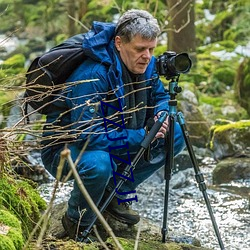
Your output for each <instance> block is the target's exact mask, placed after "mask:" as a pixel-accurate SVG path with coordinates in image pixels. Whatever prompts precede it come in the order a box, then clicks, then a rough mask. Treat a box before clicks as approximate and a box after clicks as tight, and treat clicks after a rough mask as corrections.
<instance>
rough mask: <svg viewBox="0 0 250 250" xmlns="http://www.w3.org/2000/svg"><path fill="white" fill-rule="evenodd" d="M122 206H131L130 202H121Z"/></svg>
mask: <svg viewBox="0 0 250 250" xmlns="http://www.w3.org/2000/svg"><path fill="white" fill-rule="evenodd" d="M122 205H123V206H124V207H125V208H129V206H131V205H132V201H126V202H123V203H122Z"/></svg>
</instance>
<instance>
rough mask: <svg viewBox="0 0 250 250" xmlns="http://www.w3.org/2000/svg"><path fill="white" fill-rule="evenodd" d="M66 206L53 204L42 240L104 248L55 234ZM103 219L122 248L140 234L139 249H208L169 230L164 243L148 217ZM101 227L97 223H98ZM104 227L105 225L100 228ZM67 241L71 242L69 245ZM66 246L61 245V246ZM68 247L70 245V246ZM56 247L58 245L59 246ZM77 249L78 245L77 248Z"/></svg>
mask: <svg viewBox="0 0 250 250" xmlns="http://www.w3.org/2000/svg"><path fill="white" fill-rule="evenodd" d="M66 208H67V204H66V203H65V202H64V203H60V204H57V205H54V207H53V209H52V213H51V220H50V223H49V227H48V229H47V236H46V238H45V239H44V241H43V244H44V245H46V241H47V245H48V243H49V244H53V246H54V247H55V248H53V249H57V248H56V245H57V244H58V246H60V249H74V248H73V246H75V247H77V246H82V247H83V245H84V249H85V248H86V249H103V247H101V245H100V243H91V244H88V245H87V246H86V244H85V243H77V242H73V241H72V240H70V241H69V240H68V239H67V238H65V239H57V238H56V236H57V235H58V234H61V235H62V232H63V231H64V230H63V227H62V224H61V217H62V215H63V214H64V213H65V211H66ZM105 219H106V221H107V222H108V223H109V225H110V227H111V228H112V230H113V232H114V234H115V235H116V237H118V240H119V242H120V243H121V245H122V246H123V247H124V249H127V250H130V249H131V250H132V249H134V244H135V239H136V237H137V235H138V231H139V232H140V235H139V241H138V244H139V249H145V250H146V249H154V250H164V249H166V250H174V249H180V250H184V249H185V250H209V249H208V248H204V247H201V246H200V242H199V240H197V239H196V238H192V237H186V236H180V235H178V236H176V235H174V233H173V232H170V233H169V237H167V239H166V243H162V240H161V229H160V228H159V227H157V226H155V225H154V224H152V223H150V221H149V220H146V219H141V221H140V223H138V224H137V225H135V226H128V225H126V224H123V223H120V222H119V221H116V220H114V219H113V218H112V217H110V216H107V215H105ZM99 228H100V226H99ZM102 230H104V229H102ZM105 240H106V242H105V243H106V244H107V245H108V246H109V249H116V248H114V242H113V240H112V238H110V237H109V238H107V239H105ZM69 243H70V246H69ZM62 245H63V246H65V247H66V246H67V248H61V246H62ZM69 247H71V248H69ZM58 249H59V248H58ZM76 249H78V248H76Z"/></svg>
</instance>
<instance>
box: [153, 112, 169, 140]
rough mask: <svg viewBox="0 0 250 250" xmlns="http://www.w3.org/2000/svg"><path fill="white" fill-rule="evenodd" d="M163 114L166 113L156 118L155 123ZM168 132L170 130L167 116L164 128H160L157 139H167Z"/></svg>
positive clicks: (163, 124)
mask: <svg viewBox="0 0 250 250" xmlns="http://www.w3.org/2000/svg"><path fill="white" fill-rule="evenodd" d="M162 112H164V111H160V112H159V113H157V115H156V116H155V117H154V120H155V122H156V121H157V120H158V118H159V117H160V115H161V113H162ZM168 130H169V124H168V116H167V118H166V119H165V121H164V122H163V123H162V126H161V127H160V129H159V131H158V132H157V134H156V135H155V139H159V138H165V135H166V133H167V132H168Z"/></svg>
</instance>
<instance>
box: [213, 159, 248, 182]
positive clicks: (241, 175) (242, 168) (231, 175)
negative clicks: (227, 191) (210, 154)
mask: <svg viewBox="0 0 250 250" xmlns="http://www.w3.org/2000/svg"><path fill="white" fill-rule="evenodd" d="M239 179H243V180H244V179H250V158H244V157H241V158H231V157H229V158H226V159H224V160H222V161H220V162H219V163H218V164H217V165H216V167H215V169H214V171H213V183H214V184H221V183H228V182H230V181H232V180H239Z"/></svg>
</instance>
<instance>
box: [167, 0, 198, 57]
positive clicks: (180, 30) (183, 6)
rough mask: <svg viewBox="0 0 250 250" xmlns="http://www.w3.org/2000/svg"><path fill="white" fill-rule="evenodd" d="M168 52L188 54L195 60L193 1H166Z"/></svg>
mask: <svg viewBox="0 0 250 250" xmlns="http://www.w3.org/2000/svg"><path fill="white" fill-rule="evenodd" d="M167 4H168V9H169V24H168V50H172V51H175V52H176V53H181V52H187V53H189V55H190V57H191V58H192V61H195V60H196V54H195V51H196V39H195V24H194V22H195V11H194V5H195V0H180V1H176V0H168V1H167Z"/></svg>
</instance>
